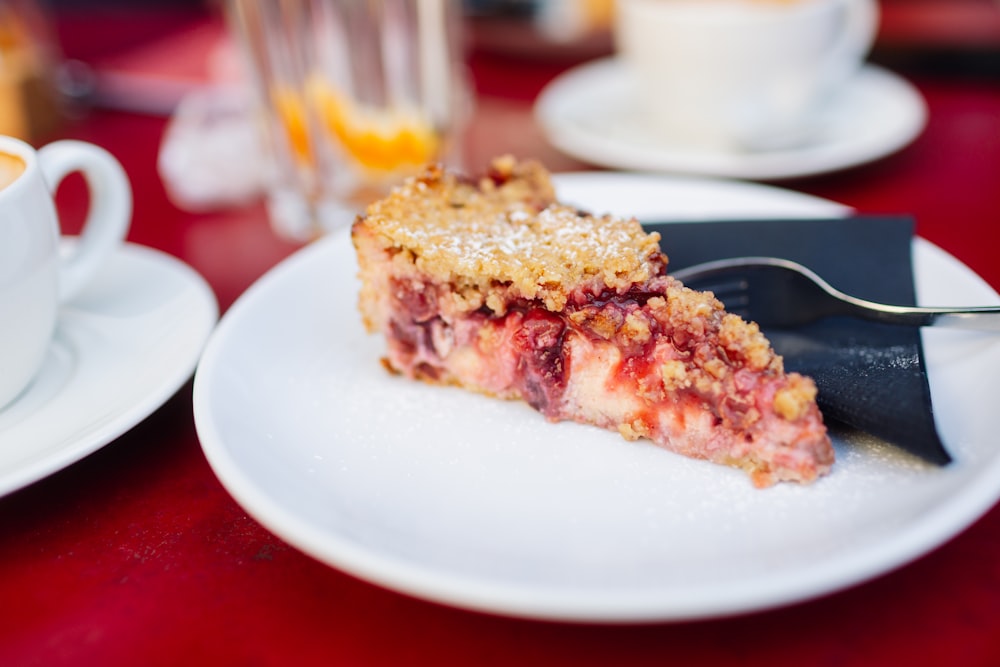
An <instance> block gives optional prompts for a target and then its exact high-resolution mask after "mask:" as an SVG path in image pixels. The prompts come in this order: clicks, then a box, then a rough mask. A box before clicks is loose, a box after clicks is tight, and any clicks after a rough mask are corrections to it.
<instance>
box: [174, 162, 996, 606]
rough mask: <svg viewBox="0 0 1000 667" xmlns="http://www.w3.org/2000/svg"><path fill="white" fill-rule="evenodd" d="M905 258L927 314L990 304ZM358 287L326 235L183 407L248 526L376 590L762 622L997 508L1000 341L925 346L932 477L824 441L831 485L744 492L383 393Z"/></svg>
mask: <svg viewBox="0 0 1000 667" xmlns="http://www.w3.org/2000/svg"><path fill="white" fill-rule="evenodd" d="M557 184H558V188H559V192H560V195H561V196H562V197H563V198H564V199H566V200H567V201H570V202H574V203H576V204H578V205H580V206H585V207H587V208H589V209H591V210H595V211H603V210H609V211H613V212H619V213H625V212H626V211H634V212H637V213H638V214H639V215H641V216H642V217H643V218H646V219H649V220H653V219H670V218H675V219H676V218H684V219H688V218H691V217H693V214H694V215H697V217H702V218H708V217H710V216H711V213H712V212H713V211H717V212H718V213H719V214H720V215H722V216H731V215H733V214H736V213H737V212H738V213H739V214H740V215H746V216H763V215H768V214H773V215H785V216H789V217H810V216H825V215H837V214H838V213H843V212H845V211H846V210H847V209H845V208H844V207H842V206H838V205H836V204H831V203H829V202H824V201H820V200H816V199H812V198H808V197H805V196H803V195H798V194H794V193H789V192H786V191H782V190H777V189H773V188H766V187H763V186H754V185H747V184H734V183H725V182H713V181H703V180H696V179H672V178H665V177H648V176H647V177H635V176H629V175H624V174H598V173H594V174H576V175H567V176H561V177H559V178H558V179H557ZM706 224H708V223H706ZM914 250H915V253H916V266H917V272H918V273H919V276H918V277H919V283H920V284H919V289H920V298H921V300H922V301H924V302H929V301H938V302H941V303H948V302H960V301H964V302H976V303H997V302H1000V299H998V297H997V295H996V293H995V292H993V290H991V289H990V288H989V287H988V286H987V285H986V284H985V283H984V282H983V281H982V280H980V279H979V278H977V277H976V276H975V275H974V274H973V273H971V272H970V271H969V270H968V269H967V268H965V267H964V266H963V265H962V264H960V263H959V262H958V261H956V260H955V259H953V258H952V257H950V256H949V255H947V254H945V253H944V252H943V251H941V250H939V249H938V248H936V247H935V246H932V245H930V244H929V243H926V242H924V241H918V242H916V243H915V246H914ZM355 270H356V267H355V260H354V254H353V250H352V248H351V246H350V242H349V239H348V238H347V237H346V235H344V234H337V235H334V236H331V237H328V238H326V239H323V240H322V241H320V242H318V243H316V244H314V245H312V246H310V247H307V248H306V249H304V250H302V251H300V252H299V253H297V254H296V255H294V256H293V257H291V258H289V259H288V260H287V261H286V262H284V263H283V264H281V265H280V266H279V267H277V268H276V269H274V270H273V271H272V272H271V273H269V274H268V275H266V276H265V277H264V278H262V279H261V280H260V281H259V282H258V283H257V284H255V285H254V286H253V287H252V288H251V289H250V290H249V291H248V292H247V293H246V294H245V295H244V296H243V297H241V298H240V300H239V301H238V302H237V303H236V304H235V305H234V306H233V308H232V309H231V310H230V311H229V312H228V313H227V314H226V316H225V317H224V318H223V320H222V322H221V324H220V325H219V327H218V328H217V330H216V332H215V333H214V334H213V336H212V338H211V339H210V342H209V344H208V346H207V348H206V351H205V354H204V356H203V358H202V361H201V364H200V366H199V368H198V371H197V372H196V374H195V386H194V414H195V421H196V425H197V429H198V434H199V437H200V438H201V442H202V446H203V448H204V450H205V453H206V455H207V457H208V460H209V462H210V464H211V466H212V467H213V469H214V470H215V472H216V474H217V475H218V477H219V478H220V480H221V481H222V483H223V484H224V485H225V486H226V488H227V489H228V490H229V491H230V492H231V493H232V495H233V496H234V497H235V498H236V500H237V501H238V502H239V503H240V504H241V505H242V506H243V507H244V508H245V509H246V510H247V511H248V512H249V513H250V514H251V515H253V516H254V517H256V518H257V519H258V520H259V521H260V522H261V523H262V524H263V525H265V526H266V527H268V528H269V529H270V530H272V531H273V532H275V533H276V534H277V535H279V536H281V537H282V538H284V539H285V540H287V541H288V542H289V543H291V544H293V545H295V546H297V547H298V548H300V549H302V550H303V551H305V552H306V553H309V554H311V555H312V556H314V557H315V558H317V559H319V560H321V561H323V562H326V563H328V564H330V565H332V566H334V567H337V568H340V569H342V570H344V571H347V572H350V573H352V574H354V575H356V576H359V577H362V578H365V579H367V580H370V581H372V582H376V583H378V584H381V585H384V586H386V587H389V588H393V589H396V590H399V591H403V592H406V593H410V594H413V595H417V596H422V597H425V598H428V599H432V600H436V601H440V602H444V603H448V604H452V605H456V606H460V607H465V608H472V609H480V610H486V611H490V612H496V613H503V614H509V615H519V616H526V617H534V618H548V619H576V620H600V621H619V622H622V621H636V620H663V619H691V618H698V617H705V616H711V615H717V614H726V613H732V612H738V611H746V610H754V609H762V608H766V607H770V606H774V605H780V604H784V603H789V602H792V601H796V600H802V599H805V598H809V597H811V596H816V595H819V594H822V593H825V592H828V591H832V590H836V589H839V588H842V587H844V586H847V585H850V584H853V583H856V582H859V581H862V580H865V579H867V578H870V577H874V576H876V575H878V574H880V573H883V572H885V571H887V570H889V569H891V568H893V567H896V566H898V565H900V564H902V563H905V562H907V561H909V560H910V559H912V558H915V557H917V556H918V555H920V554H922V553H925V552H926V551H928V550H929V549H931V548H933V547H934V546H936V545H939V544H941V543H943V542H944V541H946V540H947V539H949V538H950V537H951V536H953V535H954V534H956V533H957V532H958V531H960V530H962V529H963V528H965V527H966V526H967V525H968V524H970V523H971V522H972V521H973V520H975V519H976V518H977V517H978V516H980V515H981V514H982V513H983V512H985V511H986V510H987V509H988V508H989V507H991V506H992V504H993V503H994V502H995V501H996V500H997V497H998V495H1000V450H998V449H997V447H996V446H995V418H994V416H993V414H994V407H995V406H994V405H993V403H994V402H995V397H996V396H1000V337H997V336H983V335H976V334H968V333H964V334H963V333H956V332H934V333H942V334H943V335H941V336H934V337H932V338H933V339H932V340H930V341H929V346H928V350H927V359H928V364H929V368H930V373H931V382H932V385H933V391H934V398H935V401H936V404H937V406H938V407H939V409H940V413H941V415H942V428H943V431H944V436H945V439H946V441H947V443H948V445H949V447H950V449H951V451H952V453H953V454H954V456H955V457H956V459H957V463H955V464H954V465H952V466H950V467H949V468H947V469H940V468H933V467H929V466H927V465H924V464H921V463H920V462H918V461H915V460H913V459H912V458H909V457H908V456H906V455H903V454H901V453H899V452H898V451H897V450H895V449H893V448H891V447H888V446H886V445H884V444H882V443H879V442H877V441H869V440H863V441H862V442H856V443H852V444H851V445H850V446H846V445H845V443H842V442H837V443H836V447H837V450H838V457H839V460H838V462H837V464H836V467H835V468H834V471H833V473H832V475H830V476H829V477H826V478H824V479H822V480H820V481H819V482H818V483H816V484H814V485H811V486H805V487H803V486H797V485H792V484H785V485H779V486H777V487H774V488H771V489H768V490H757V489H754V488H753V487H752V486H751V484H750V482H749V480H748V478H747V477H746V475H745V474H744V473H742V472H741V471H738V470H733V469H729V468H724V467H720V466H716V465H712V464H709V463H705V462H700V461H694V460H691V459H686V458H683V457H680V456H677V455H674V454H672V453H670V452H667V451H665V450H662V449H658V448H656V447H654V446H653V445H651V444H649V443H648V442H642V441H640V442H627V441H625V440H623V439H622V438H621V437H619V436H618V435H617V434H615V433H610V432H605V431H601V430H599V429H596V428H591V427H587V426H581V425H576V424H569V423H560V424H550V423H548V422H546V421H545V419H543V418H542V417H541V416H540V415H539V414H538V413H536V412H534V411H533V410H531V409H530V408H528V407H527V406H525V405H524V404H521V403H517V402H503V401H498V400H494V399H490V398H485V397H483V396H479V395H474V394H471V393H467V392H464V391H462V390H459V389H455V388H442V387H431V386H427V385H424V384H420V383H416V382H411V381H408V380H404V379H401V378H398V377H393V376H390V375H389V374H387V373H386V372H385V371H384V370H383V369H382V368H381V366H380V365H379V362H378V359H379V356H380V355H381V353H382V349H383V347H382V342H381V341H380V339H379V338H378V337H376V336H369V335H367V334H365V332H364V331H363V330H362V326H361V323H360V321H359V317H358V314H357V310H356V305H355V304H356V298H357V283H356V280H355V278H354V274H355ZM944 334H947V335H944ZM987 369H993V370H995V371H997V372H987Z"/></svg>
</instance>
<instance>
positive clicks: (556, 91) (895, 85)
mask: <svg viewBox="0 0 1000 667" xmlns="http://www.w3.org/2000/svg"><path fill="white" fill-rule="evenodd" d="M633 88H634V84H633V83H632V81H631V79H630V78H629V76H628V74H627V71H626V69H625V68H624V67H623V66H622V64H621V63H620V62H619V61H618V60H616V59H614V58H606V59H601V60H597V61H594V62H591V63H587V64H585V65H581V66H579V67H577V68H574V69H572V70H570V71H568V72H566V73H565V74H563V75H561V76H559V77H557V78H556V79H555V80H554V81H552V83H550V84H549V85H548V86H547V87H546V88H545V90H543V91H542V94H541V95H540V96H539V98H538V101H537V103H536V107H535V113H536V117H537V118H538V121H539V123H540V124H541V126H542V128H543V130H544V132H545V133H546V135H547V137H548V139H549V140H550V141H551V142H552V144H553V145H554V146H555V147H556V148H558V149H560V150H561V151H563V152H565V153H567V154H569V155H572V156H574V157H576V158H579V159H581V160H585V161H587V162H590V163H593V164H598V165H604V166H608V167H615V168H618V169H634V170H642V171H665V172H678V173H681V172H683V173H691V174H700V175H706V176H723V177H731V178H745V179H757V180H763V179H780V178H791V177H799V176H809V175H813V174H819V173H823V172H828V171H835V170H838V169H844V168H847V167H852V166H856V165H859V164H863V163H865V162H870V161H872V160H875V159H878V158H881V157H884V156H886V155H889V154H890V153H893V152H895V151H897V150H899V149H900V148H902V147H903V146H906V145H907V144H909V143H910V142H911V141H913V139H915V138H916V137H917V136H918V135H919V134H920V132H921V131H922V130H923V128H924V125H925V123H926V120H927V110H926V105H925V104H924V101H923V98H921V96H920V94H919V93H918V92H917V91H916V90H915V89H914V88H913V86H911V85H910V84H909V83H907V82H906V81H904V80H903V79H901V78H899V77H898V76H896V75H895V74H892V73H891V72H888V71H886V70H884V69H880V68H877V67H873V66H866V67H864V68H863V69H862V70H861V72H860V73H859V74H858V76H857V77H856V78H855V79H854V81H853V82H852V83H851V84H850V85H849V86H848V87H847V89H846V91H845V92H844V94H843V96H842V97H841V98H840V99H838V100H837V102H836V103H835V104H833V105H832V106H831V107H830V108H829V109H828V110H827V111H826V113H825V114H824V116H823V117H822V118H819V119H817V128H818V129H817V132H816V134H815V136H814V137H813V138H812V140H811V141H809V142H808V143H805V144H803V145H801V146H797V147H794V148H787V149H780V150H762V151H754V152H741V153H737V152H725V151H721V150H715V151H713V150H696V149H692V148H684V147H682V146H676V145H673V144H671V143H670V142H669V141H667V140H665V139H657V136H656V131H655V130H654V129H652V128H650V127H648V123H647V121H646V119H645V118H644V117H643V116H642V115H641V114H640V113H639V112H638V111H637V110H636V104H635V95H634V93H633Z"/></svg>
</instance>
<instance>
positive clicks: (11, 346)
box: [0, 136, 132, 409]
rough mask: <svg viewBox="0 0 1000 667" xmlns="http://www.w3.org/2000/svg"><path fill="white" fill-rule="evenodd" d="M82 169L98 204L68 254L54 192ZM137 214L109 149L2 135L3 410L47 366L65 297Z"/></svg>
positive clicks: (87, 275) (0, 384)
mask: <svg viewBox="0 0 1000 667" xmlns="http://www.w3.org/2000/svg"><path fill="white" fill-rule="evenodd" d="M74 172H80V173H82V175H83V177H84V180H85V181H86V183H87V187H88V190H89V193H90V209H89V212H88V214H87V218H86V220H85V221H84V226H83V231H82V232H81V234H80V239H79V242H78V243H76V244H75V245H74V249H73V251H72V252H71V253H69V254H68V255H66V256H62V255H61V253H60V248H59V246H60V243H59V239H60V227H59V219H58V216H57V213H56V207H55V204H54V202H53V193H54V192H55V190H56V188H57V187H58V185H59V183H60V182H61V181H62V180H63V178H65V177H66V176H67V175H68V174H70V173H74ZM131 217H132V191H131V188H130V186H129V181H128V177H127V176H126V175H125V171H124V169H122V167H121V165H120V164H119V163H118V162H117V160H115V159H114V158H113V157H112V156H111V155H110V154H109V153H108V152H107V151H105V150H104V149H102V148H99V147H97V146H94V145H92V144H87V143H84V142H80V141H57V142H55V143H51V144H49V145H47V146H45V147H43V148H41V149H40V150H37V151H36V150H35V149H34V148H32V147H31V146H29V145H28V144H26V143H24V142H23V141H20V140H18V139H14V138H11V137H5V136H0V409H2V408H3V407H4V406H6V405H8V404H9V403H10V402H11V401H13V400H14V399H15V398H17V396H18V395H19V394H21V393H22V392H23V391H24V390H25V388H26V387H27V386H28V385H29V384H30V383H31V380H32V379H33V378H34V377H35V375H36V374H37V373H38V371H39V370H40V369H41V366H42V364H43V362H44V360H45V355H46V352H47V350H48V348H49V345H50V344H51V341H52V337H53V334H54V331H55V325H56V317H57V313H58V310H59V306H60V304H62V303H65V302H66V301H68V300H69V299H70V298H71V297H73V295H75V294H76V293H77V292H79V290H80V289H82V288H83V287H84V286H85V285H86V284H87V282H88V281H89V280H90V279H91V278H92V277H93V276H94V274H96V273H97V271H98V269H100V267H101V266H102V265H103V264H104V262H105V260H107V259H108V257H109V256H110V255H111V253H112V252H113V251H114V250H115V249H116V248H118V247H119V246H120V245H121V243H122V241H123V240H124V238H125V235H126V233H127V231H128V227H129V223H130V220H131Z"/></svg>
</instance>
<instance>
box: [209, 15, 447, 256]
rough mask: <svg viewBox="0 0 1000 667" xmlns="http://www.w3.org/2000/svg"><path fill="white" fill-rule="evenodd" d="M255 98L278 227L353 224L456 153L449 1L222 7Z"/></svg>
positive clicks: (318, 229)
mask: <svg viewBox="0 0 1000 667" xmlns="http://www.w3.org/2000/svg"><path fill="white" fill-rule="evenodd" d="M228 10H229V11H228V14H229V19H230V22H231V26H232V29H233V32H234V34H235V35H236V36H237V37H238V41H239V42H240V44H241V45H242V48H243V51H244V55H245V57H246V62H247V63H248V65H249V67H248V69H249V73H250V76H251V77H252V79H253V83H254V88H255V90H256V92H257V94H258V96H257V101H258V110H259V113H260V123H261V130H262V136H263V137H264V139H265V142H266V148H267V150H266V154H267V156H268V160H269V168H270V169H269V170H270V186H269V192H268V208H269V213H270V216H271V222H272V225H273V226H274V228H275V230H276V231H277V232H278V233H279V234H280V235H282V236H284V237H290V238H293V239H298V240H307V239H309V238H312V237H315V236H317V235H319V234H321V233H323V232H326V231H329V230H331V229H333V228H335V227H338V226H342V225H345V224H349V223H350V221H351V220H353V218H354V216H355V215H356V214H357V213H358V212H359V211H360V210H362V209H363V207H364V206H365V205H366V204H367V203H368V202H370V201H371V200H373V199H374V198H377V197H379V196H381V195H383V194H385V193H386V192H387V191H388V189H389V188H391V186H392V185H393V184H395V183H398V182H399V181H400V180H401V179H402V178H404V177H405V176H408V175H410V174H413V173H415V172H416V171H417V170H418V169H419V168H420V167H421V166H423V165H424V164H426V163H428V162H432V161H438V162H443V163H446V164H451V165H453V166H458V165H456V164H455V163H457V162H458V161H459V157H460V155H461V151H460V146H459V143H460V142H459V134H460V132H459V130H460V126H461V120H462V117H461V116H462V114H461V109H462V107H463V99H464V87H463V86H462V84H461V67H460V63H461V53H460V51H461V44H460V35H459V28H460V24H459V22H458V19H459V17H458V13H459V11H460V9H459V5H458V3H456V2H454V1H453V0H229V4H228Z"/></svg>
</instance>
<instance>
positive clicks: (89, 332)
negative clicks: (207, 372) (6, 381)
mask: <svg viewBox="0 0 1000 667" xmlns="http://www.w3.org/2000/svg"><path fill="white" fill-rule="evenodd" d="M217 318H218V307H217V305H216V301H215V295H214V294H213V293H212V290H211V289H210V288H209V287H208V285H207V283H205V281H204V280H203V279H202V277H201V276H200V275H198V274H197V273H196V272H195V271H194V270H193V269H191V268H190V267H189V266H187V265H186V264H184V263H182V262H181V261H180V260H178V259H176V258H174V257H171V256H170V255H167V254H164V253H162V252H159V251H157V250H152V249H150V248H146V247H142V246H138V245H133V244H126V245H125V246H124V247H123V248H122V249H121V250H120V251H118V252H117V253H116V254H115V255H114V256H113V257H112V258H111V260H110V261H109V262H108V264H107V265H106V266H105V267H104V268H103V269H102V270H101V273H100V274H99V275H98V276H97V277H96V278H95V279H94V281H93V282H92V283H91V284H89V285H88V286H87V287H86V289H85V290H84V291H82V292H81V293H80V294H79V295H78V296H77V297H75V298H74V299H73V301H72V303H70V304H68V305H66V306H64V307H63V308H62V309H61V310H60V313H59V320H58V323H57V325H56V333H55V339H54V341H53V343H52V345H51V347H50V348H49V352H48V355H47V357H46V359H45V363H44V365H43V366H42V369H41V371H40V373H39V375H38V376H37V377H36V378H35V380H34V381H33V382H32V384H31V385H30V386H29V387H28V389H26V390H25V392H24V393H23V394H22V395H21V396H20V397H19V398H18V399H17V400H15V402H14V403H12V404H10V405H9V406H7V407H6V408H4V409H3V410H0V495H4V494H7V493H10V492H12V491H15V490H17V489H20V488H22V487H24V486H26V485H28V484H30V483H32V482H35V481H37V480H39V479H42V478H44V477H46V476H48V475H50V474H52V473H54V472H56V471H58V470H61V469H63V468H65V467H66V466H68V465H70V464H72V463H75V462H76V461H79V460H80V459H82V458H83V457H85V456H87V455H88V454H90V453H92V452H94V451H96V450H98V449H100V448H101V447H103V446H104V445H106V444H107V443H109V442H111V441H112V440H113V439H115V438H116V437H118V436H119V435H121V434H122V433H125V432H126V431H127V430H129V429H130V428H132V427H133V426H135V425H136V424H138V423H139V422H140V421H142V420H143V419H145V418H146V417H147V416H149V415H150V414H151V413H152V412H153V411H154V410H156V408H158V407H159V406H160V405H162V404H163V403H164V402H165V401H166V400H167V399H168V398H170V396H172V395H173V394H174V393H175V392H176V391H177V390H178V389H179V388H180V386H181V385H182V384H183V383H184V382H186V381H187V379H188V378H190V377H191V374H192V373H193V372H194V368H195V365H196V364H197V362H198V357H199V356H200V354H201V351H202V348H203V346H204V344H205V341H206V340H207V339H208V335H209V333H210V332H211V330H212V327H213V326H214V325H215V323H216V320H217Z"/></svg>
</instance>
